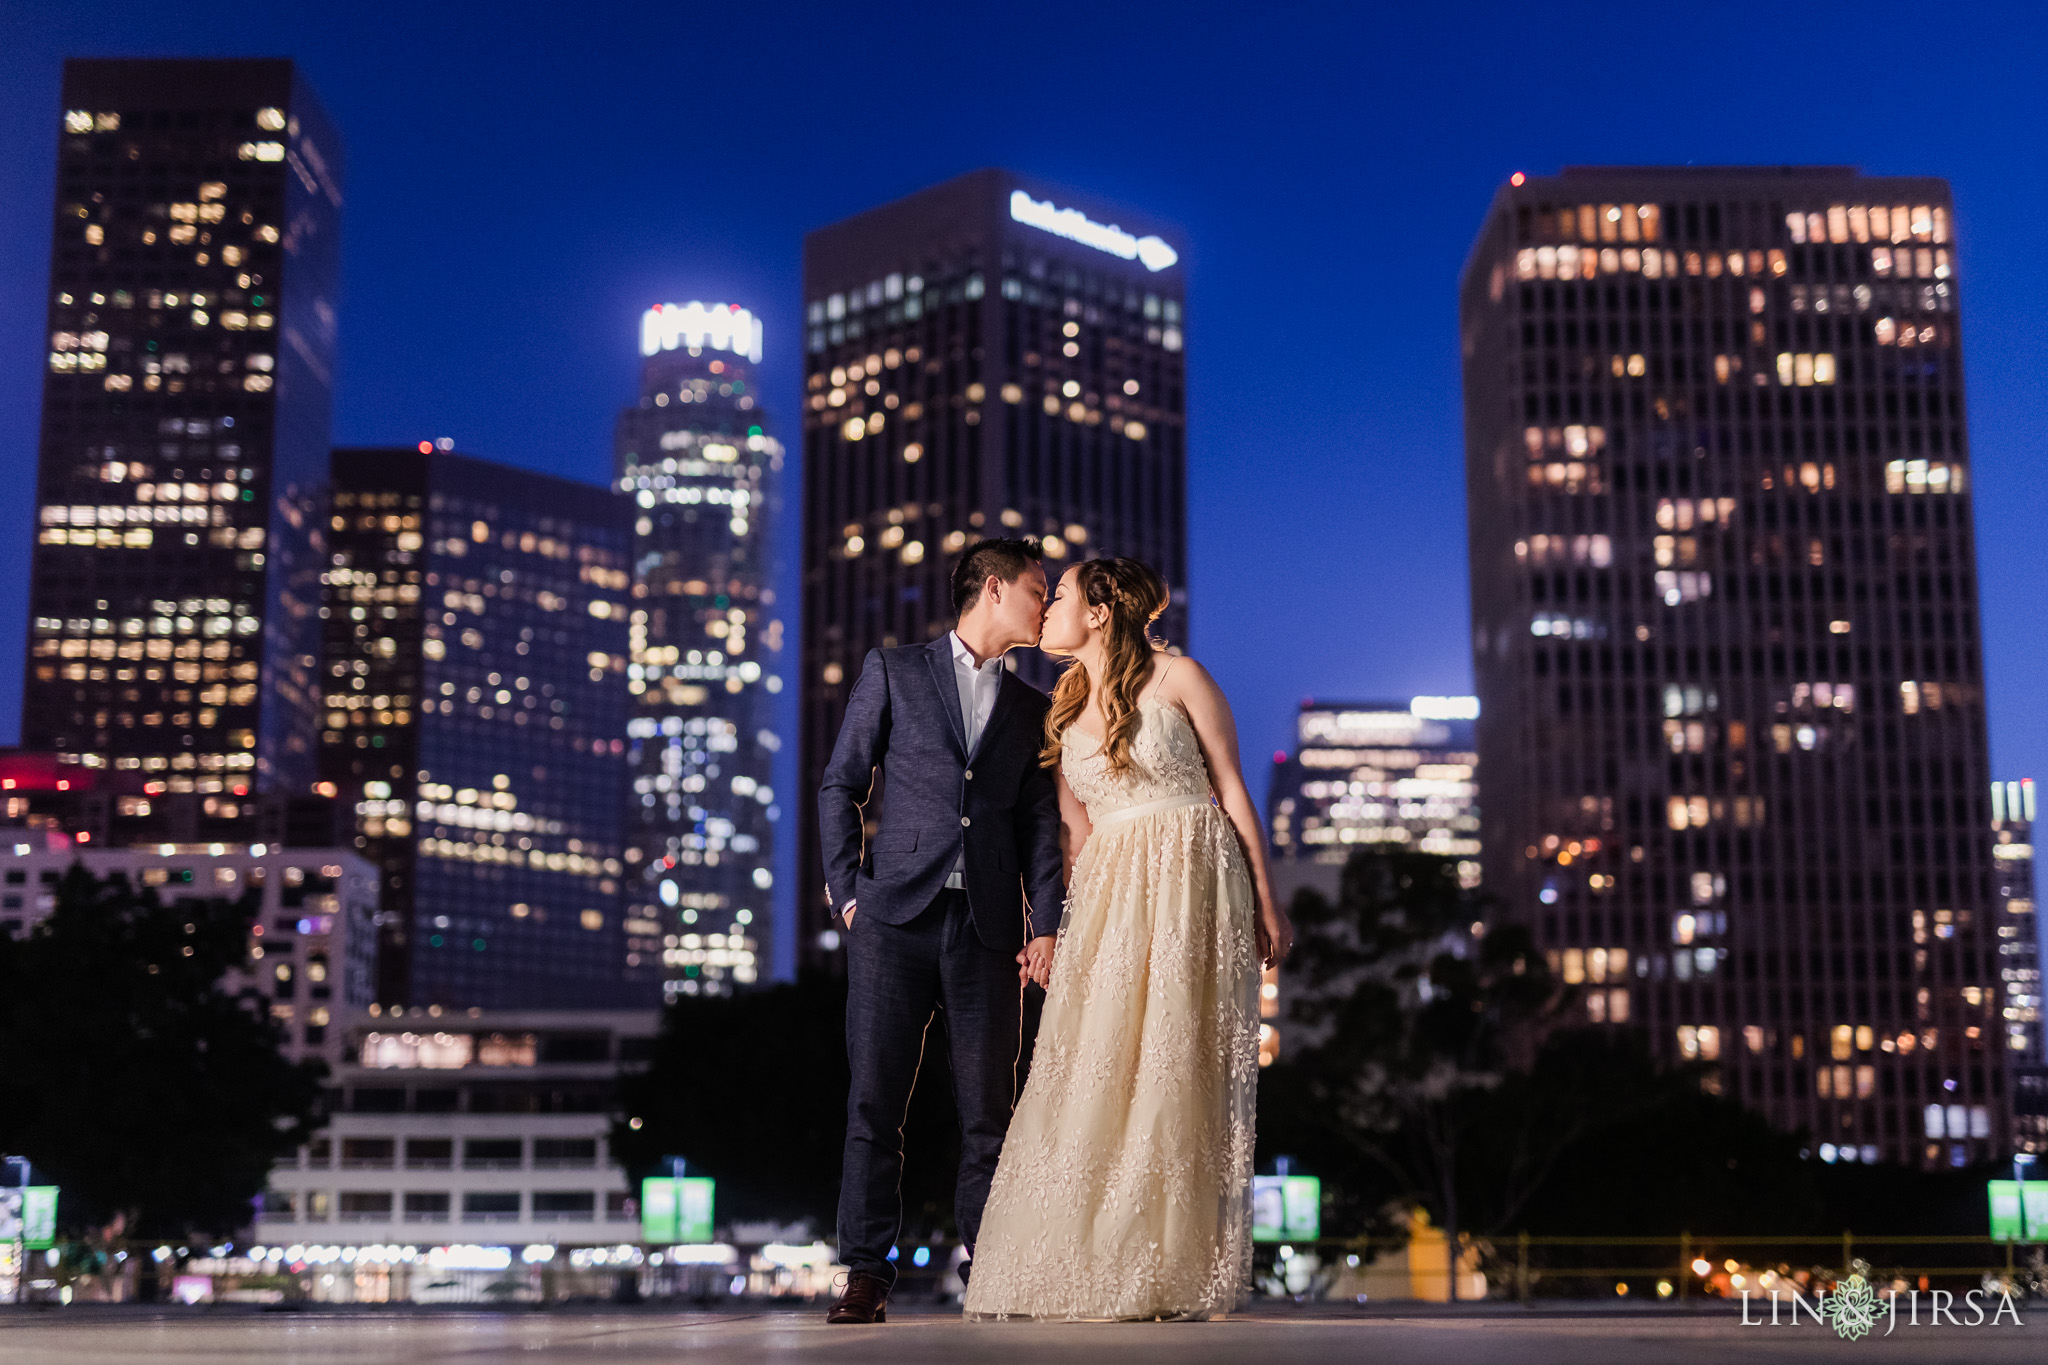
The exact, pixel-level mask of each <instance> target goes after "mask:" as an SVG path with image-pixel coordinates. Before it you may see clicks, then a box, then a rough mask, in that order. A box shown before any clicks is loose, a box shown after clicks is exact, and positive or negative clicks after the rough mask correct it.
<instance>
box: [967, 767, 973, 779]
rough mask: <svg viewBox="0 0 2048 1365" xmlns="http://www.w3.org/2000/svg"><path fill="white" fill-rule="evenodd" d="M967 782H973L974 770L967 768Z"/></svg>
mask: <svg viewBox="0 0 2048 1365" xmlns="http://www.w3.org/2000/svg"><path fill="white" fill-rule="evenodd" d="M967 780H968V781H969V782H972V781H973V780H974V769H972V768H969V769H968V770H967Z"/></svg>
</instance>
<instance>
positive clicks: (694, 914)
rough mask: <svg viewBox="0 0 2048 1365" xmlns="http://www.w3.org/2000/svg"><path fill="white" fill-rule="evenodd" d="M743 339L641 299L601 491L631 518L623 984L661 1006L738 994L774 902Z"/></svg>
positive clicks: (748, 351)
mask: <svg viewBox="0 0 2048 1365" xmlns="http://www.w3.org/2000/svg"><path fill="white" fill-rule="evenodd" d="M761 340H762V338H761V323H760V321H759V319H757V318H755V317H754V316H753V315H752V314H751V313H749V312H748V311H747V310H746V309H743V308H740V307H738V306H736V305H732V304H723V303H714V304H710V305H706V304H702V303H688V304H657V305H656V306H654V307H653V308H650V309H648V310H647V312H646V313H645V314H644V315H643V316H642V318H641V326H640V354H641V355H642V356H644V357H645V360H644V362H643V364H642V366H641V371H640V397H639V400H638V401H637V402H636V403H635V404H634V405H633V406H632V407H629V408H627V409H625V410H624V411H623V412H621V413H620V414H619V421H618V431H617V436H616V444H615V449H616V453H617V479H618V488H619V490H620V491H621V492H623V493H625V494H627V495H628V496H629V497H631V498H632V499H633V501H634V502H635V503H636V504H637V505H638V512H637V515H636V517H635V520H634V523H633V576H634V582H633V607H632V612H633V614H632V625H631V640H630V647H631V655H630V663H629V664H628V666H627V673H628V677H629V680H628V682H627V684H626V686H627V688H628V690H629V691H631V693H632V695H633V705H632V718H631V720H630V721H629V722H628V726H627V731H628V735H629V748H628V755H629V763H630V766H631V769H632V782H633V792H632V796H631V798H630V800H629V803H628V812H629V816H628V839H629V841H630V843H629V847H628V848H627V850H626V860H627V877H626V881H625V888H626V905H627V908H626V914H627V920H626V927H627V935H628V936H627V940H626V973H627V977H628V979H629V980H630V981H633V982H635V983H638V984H639V985H640V986H642V987H643V988H644V989H645V990H646V991H647V993H648V994H649V995H652V994H653V993H654V985H655V983H657V982H659V983H660V990H661V993H662V995H663V996H664V997H665V998H673V997H675V996H677V995H696V994H700V993H707V992H708V993H713V994H716V993H719V992H722V991H725V990H729V989H730V988H731V986H732V985H733V984H734V983H739V984H745V983H747V982H750V981H753V980H754V979H755V977H756V975H757V970H758V955H759V943H760V941H761V938H762V937H763V931H764V929H765V928H766V925H767V915H768V910H769V908H770V904H771V900H770V898H771V896H772V895H773V894H774V893H773V887H774V884H775V874H774V853H775V838H774V826H775V822H776V821H777V820H778V819H780V818H781V815H782V808H781V807H780V805H778V804H777V802H776V797H775V789H774V787H773V786H772V785H771V783H772V781H773V778H774V762H775V753H776V751H777V750H778V749H780V748H781V747H782V740H781V738H780V736H778V735H777V734H776V732H775V727H774V713H773V703H772V702H771V701H770V700H769V698H770V697H771V696H772V695H773V694H774V693H777V692H780V691H781V690H782V681H783V680H782V675H781V673H780V672H778V671H777V670H776V656H777V655H778V654H779V653H780V652H781V650H782V622H781V621H780V620H778V619H775V618H774V617H772V616H770V615H769V609H770V608H771V607H772V606H773V605H774V603H775V590H774V587H773V584H772V574H773V571H774V565H773V562H772V557H771V554H770V550H769V546H770V545H771V543H772V542H771V535H772V528H771V518H772V513H773V512H774V511H775V509H776V508H777V506H778V505H779V498H780V490H779V487H778V485H779V483H780V478H779V476H780V473H781V470H782V446H781V444H780V443H779V442H778V441H776V439H775V438H774V437H773V436H770V435H769V434H768V431H767V427H766V421H767V417H766V414H764V413H763V412H762V411H761V409H760V407H759V404H758V385H757V384H756V382H755V378H754V376H755V367H756V366H757V365H759V364H760V363H761Z"/></svg>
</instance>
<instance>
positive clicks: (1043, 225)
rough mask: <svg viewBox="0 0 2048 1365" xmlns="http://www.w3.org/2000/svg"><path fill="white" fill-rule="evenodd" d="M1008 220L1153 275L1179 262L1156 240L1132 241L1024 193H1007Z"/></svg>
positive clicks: (1113, 226) (1110, 226)
mask: <svg viewBox="0 0 2048 1365" xmlns="http://www.w3.org/2000/svg"><path fill="white" fill-rule="evenodd" d="M1010 217H1011V218H1013V219H1015V220H1016V221H1017V222H1020V223H1023V224H1025V225H1027V226H1029V227H1035V228H1037V229H1039V230H1040V231H1042V232H1050V233H1052V234H1053V235H1054V236H1055V237H1064V238H1066V239H1067V240H1068V241H1070V242H1079V243H1080V244H1081V245H1082V246H1092V247H1094V248H1095V249H1096V250H1097V251H1107V252H1108V253H1109V254H1110V255H1112V256H1121V257H1123V258H1124V259H1125V260H1127V261H1138V262H1140V263H1141V264H1143V265H1144V267H1145V268H1146V269H1147V270H1151V271H1155V272H1157V271H1161V270H1164V269H1166V268H1167V267H1168V266H1170V265H1172V264H1173V263H1174V262H1175V261H1178V260H1179V259H1180V253H1179V252H1177V251H1175V250H1174V249H1173V248H1172V247H1170V246H1168V245H1167V244H1166V243H1165V242H1162V241H1160V240H1159V238H1157V237H1133V236H1132V235H1131V234H1130V233H1128V232H1125V231H1124V230H1123V229H1122V228H1120V227H1118V226H1117V225H1116V224H1114V223H1109V224H1103V223H1098V222H1095V221H1094V220H1092V219H1091V218H1089V217H1088V215H1087V214H1085V213H1083V212H1081V210H1079V209H1061V208H1054V207H1053V203H1052V201H1051V200H1050V199H1042V200H1041V199H1033V198H1032V197H1031V196H1030V195H1028V194H1026V193H1025V192H1024V191H1023V190H1012V191H1011V192H1010Z"/></svg>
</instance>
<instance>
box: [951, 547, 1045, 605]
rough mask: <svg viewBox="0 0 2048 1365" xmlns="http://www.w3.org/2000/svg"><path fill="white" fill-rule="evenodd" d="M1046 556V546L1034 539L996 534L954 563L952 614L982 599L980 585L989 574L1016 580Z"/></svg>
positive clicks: (986, 580)
mask: <svg viewBox="0 0 2048 1365" xmlns="http://www.w3.org/2000/svg"><path fill="white" fill-rule="evenodd" d="M1044 558H1045V547H1044V546H1043V545H1040V544H1039V543H1038V542H1037V541H1035V540H1030V539H1020V538H1016V537H1012V536H996V537H994V538H992V539H989V540H984V541H982V542H981V543H980V544H979V545H976V546H975V547H974V548H972V549H970V550H969V551H968V552H967V553H966V554H964V555H961V556H960V562H959V563H958V564H955V565H954V566H953V615H954V616H956V617H958V616H965V615H966V614H967V612H968V609H969V608H971V607H972V606H973V605H974V604H975V603H976V602H979V601H980V600H981V589H982V585H983V584H985V583H987V582H988V580H989V577H990V576H991V575H993V576H995V577H997V578H1000V579H1002V580H1003V582H1005V583H1015V582H1016V581H1017V575H1019V574H1021V573H1023V572H1024V570H1026V569H1027V568H1029V567H1031V566H1032V565H1033V564H1036V563H1038V562H1040V561H1041V560H1043V559H1044Z"/></svg>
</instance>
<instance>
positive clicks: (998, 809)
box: [818, 539, 1065, 1322]
mask: <svg viewBox="0 0 2048 1365" xmlns="http://www.w3.org/2000/svg"><path fill="white" fill-rule="evenodd" d="M1039 561H1040V549H1039V546H1038V543H1037V542H1036V541H1030V540H1009V539H997V540H985V541H982V542H981V543H980V544H978V545H976V546H975V547H973V548H972V549H971V550H969V551H968V552H967V553H966V554H965V555H964V556H963V557H962V558H961V560H960V562H959V564H957V565H956V566H955V567H954V570H953V582H952V590H953V610H954V612H955V614H956V615H957V617H958V620H959V624H958V625H957V626H956V627H955V628H954V629H953V630H951V631H948V632H947V633H946V634H945V635H944V636H942V637H940V638H939V639H937V640H934V641H932V642H931V643H930V644H928V645H906V646H903V647H900V648H896V649H874V650H869V651H868V656H867V659H866V661H865V662H864V663H863V664H862V665H861V674H860V679H859V681H858V682H856V683H855V684H854V688H853V695H852V696H851V697H849V698H848V699H847V703H846V718H845V720H844V721H843V722H842V723H841V725H840V729H839V740H838V743H837V744H836V745H834V746H833V750H832V758H831V761H830V762H829V763H828V764H827V765H826V767H825V779H824V784H823V786H822V788H821V789H820V791H819V793H818V812H819V826H820V830H821V832H822V834H823V843H824V851H825V894H826V897H827V899H828V900H829V901H830V902H831V904H832V905H833V906H835V907H836V908H837V909H838V911H839V913H840V916H841V919H842V921H843V922H844V924H845V926H846V976H847V997H846V1052H847V1060H848V1061H849V1062H850V1063H851V1069H852V1073H853V1083H852V1087H851V1089H850V1091H849V1093H848V1095H847V1103H846V1155H845V1163H844V1167H843V1170H842V1173H841V1184H840V1190H839V1258H840V1260H841V1261H842V1262H844V1263H845V1265H846V1266H847V1269H848V1275H847V1284H846V1290H845V1292H844V1293H843V1294H842V1295H841V1296H840V1298H839V1300H838V1302H837V1303H835V1304H834V1305H833V1307H832V1310H831V1312H829V1313H828V1314H827V1315H826V1321H828V1322H881V1321H883V1320H884V1318H885V1316H886V1311H887V1305H888V1298H889V1290H890V1288H891V1287H892V1286H893V1285H894V1284H895V1280H896V1267H895V1265H894V1263H893V1262H891V1261H890V1260H889V1251H890V1248H891V1247H892V1246H893V1245H894V1244H895V1241H896V1237H897V1234H898V1232H899V1230H900V1228H901V1225H902V1220H903V1200H902V1193H901V1183H902V1175H903V1122H904V1118H905V1116H906V1114H907V1113H908V1110H909V1105H910V1092H911V1088H912V1086H913V1084H914V1083H915V1082H916V1079H917V1069H918V1062H919V1060H920V1058H921V1057H922V1056H923V1052H924V1037H925V1030H926V1029H927V1027H929V1025H930V1024H931V1021H932V1016H933V1013H934V1012H935V1011H936V1010H941V1009H942V1010H944V1011H945V1012H946V1039H947V1044H948V1048H949V1058H950V1060H951V1062H952V1067H953V1094H954V1100H955V1102H956V1104H957V1105H958V1108H959V1111H960V1176H959V1182H958V1184H957V1186H956V1187H955V1190H954V1205H953V1208H954V1217H955V1220H956V1221H957V1222H958V1224H959V1228H960V1240H961V1241H962V1242H963V1243H964V1244H965V1245H966V1247H967V1249H968V1255H969V1256H970V1257H971V1256H972V1255H973V1250H974V1238H975V1233H976V1232H977V1230H978V1229H979V1228H980V1226H981V1210H982V1205H983V1204H984V1203H985V1202H987V1199H988V1189H989V1182H990V1181H991V1180H992V1179H993V1178H994V1176H995V1170H996V1158H997V1157H998V1156H999V1155H1001V1153H1002V1146H1003V1134H1004V1132H1005V1130H1007V1129H1008V1127H1009V1123H1010V1110H1011V1106H1012V1105H1013V1104H1014V1103H1015V1100H1016V1081H1017V1056H1018V1051H1019V1047H1020V1030H1021V1019H1022V1011H1021V1007H1022V992H1023V981H1024V978H1025V976H1026V975H1032V976H1036V977H1038V978H1040V979H1043V976H1044V972H1045V970H1046V969H1047V968H1049V967H1050V965H1051V960H1052V949H1053V933H1054V931H1055V930H1056V929H1057V928H1058V927H1059V917H1060V910H1061V905H1062V902H1063V900H1064V898H1065V886H1064V880H1063V875H1062V868H1061V862H1060V847H1059V828H1060V817H1059V798H1058V793H1057V789H1056V788H1055V785H1054V782H1053V776H1052V771H1051V770H1050V769H1048V768H1045V767H1042V766H1040V764H1039V761H1038V752H1039V748H1040V746H1041V745H1042V744H1043V743H1044V734H1045V712H1046V708H1047V706H1048V705H1049V704H1050V703H1049V702H1048V700H1047V698H1046V697H1045V695H1044V694H1043V693H1041V692H1039V691H1038V690H1037V689H1036V688H1033V687H1031V686H1029V685H1027V684H1025V683H1023V682H1020V681H1018V679H1017V676H1016V675H1015V674H1014V673H1012V672H1010V670H1009V669H1008V668H1006V667H1005V666H1004V664H1003V655H1004V654H1005V653H1007V652H1008V651H1009V650H1012V649H1015V648H1017V647H1018V646H1020V645H1033V644H1036V643H1038V632H1039V627H1040V624H1041V623H1042V622H1043V620H1044V617H1045V603H1046V583H1045V570H1044V569H1043V568H1042V567H1041V565H1040V562H1039ZM878 777H879V778H880V802H881V810H880V818H879V820H878V821H877V823H876V828H875V833H874V837H873V838H872V839H871V840H870V841H869V842H868V845H867V848H866V850H865V852H863V849H862V847H861V833H862V828H863V819H864V817H865V816H871V815H873V814H874V812H873V811H872V810H870V809H868V807H869V806H870V804H871V801H872V800H873V798H875V796H876V795H877V792H876V788H877V778H878ZM1027 897H1028V900H1029V906H1028V912H1027V906H1026V899H1027ZM1019 964H1021V965H1022V970H1021V971H1020V969H1019ZM961 1273H962V1274H963V1275H964V1274H966V1273H967V1268H966V1267H963V1268H962V1272H961Z"/></svg>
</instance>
